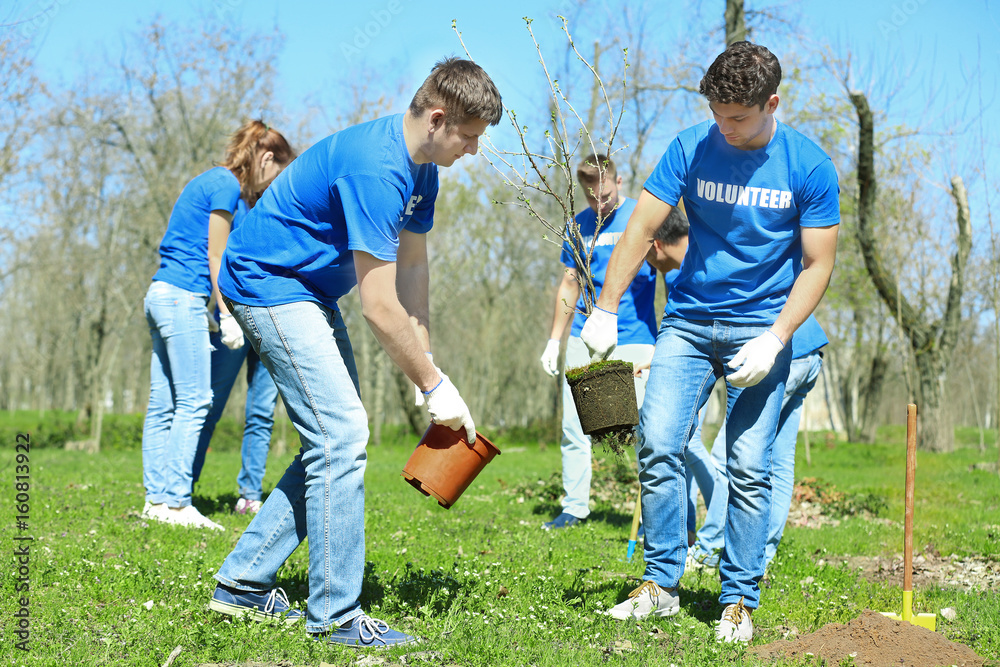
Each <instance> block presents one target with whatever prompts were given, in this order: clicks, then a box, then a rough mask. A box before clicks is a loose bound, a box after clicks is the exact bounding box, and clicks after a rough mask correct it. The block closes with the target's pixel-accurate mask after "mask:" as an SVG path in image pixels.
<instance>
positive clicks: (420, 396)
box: [413, 352, 444, 408]
mask: <svg viewBox="0 0 1000 667" xmlns="http://www.w3.org/2000/svg"><path fill="white" fill-rule="evenodd" d="M424 354H426V355H427V360H428V361H430V362H431V363H432V364H433V363H434V355H433V354H431V353H430V352H424ZM434 369H435V370H437V372H438V374H440V375H444V373H442V372H441V369H440V368H438V367H437V366H435V367H434ZM413 391H414V394H413V404H414V405H415V406H417V407H418V408H419V407H420V406H421V405H423V404H424V392H423V391H422V390H421V389H420V387H418V386H417V385H413Z"/></svg>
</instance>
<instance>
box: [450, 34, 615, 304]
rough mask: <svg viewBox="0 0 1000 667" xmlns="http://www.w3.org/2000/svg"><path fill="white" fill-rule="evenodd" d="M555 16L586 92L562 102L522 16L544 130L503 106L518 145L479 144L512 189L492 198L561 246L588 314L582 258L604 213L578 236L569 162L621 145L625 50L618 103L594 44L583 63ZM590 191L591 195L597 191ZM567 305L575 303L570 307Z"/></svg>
mask: <svg viewBox="0 0 1000 667" xmlns="http://www.w3.org/2000/svg"><path fill="white" fill-rule="evenodd" d="M557 18H558V19H559V20H560V21H561V22H562V26H561V29H562V32H563V34H564V35H565V36H566V42H567V47H568V48H569V49H570V51H571V52H572V54H573V55H574V56H575V57H576V61H577V62H578V63H579V65H580V66H581V69H582V71H583V80H584V81H586V82H587V83H588V84H589V86H588V90H587V93H588V94H586V95H582V97H584V100H583V101H578V102H574V101H573V100H572V99H570V91H569V90H568V89H567V88H566V87H565V86H564V85H563V84H562V83H560V81H559V79H558V78H556V77H554V76H553V75H552V72H551V70H550V68H549V66H548V65H547V64H546V61H545V56H544V55H543V54H542V48H541V46H540V45H539V42H538V39H537V38H536V36H535V33H534V31H533V30H532V19H530V18H527V17H525V19H524V22H525V26H526V28H527V30H528V34H529V35H530V36H531V41H532V44H534V47H535V51H536V52H537V53H538V62H539V64H540V66H541V68H542V73H543V74H544V76H545V82H546V84H547V86H548V106H549V127H547V128H545V129H544V130H542V129H534V130H532V129H531V128H529V127H528V125H526V124H524V123H523V122H522V121H521V120H519V118H518V115H517V112H516V111H515V110H514V109H511V108H510V107H507V106H505V107H504V111H505V112H506V115H507V119H508V120H509V121H510V125H511V127H512V128H513V129H514V132H515V133H516V135H517V140H518V146H517V147H516V148H515V149H505V148H501V147H499V146H497V144H496V143H494V141H493V139H492V138H491V137H484V138H483V141H482V144H481V145H482V148H483V152H484V155H485V156H486V159H487V160H488V161H489V163H490V165H491V166H492V167H493V168H494V169H495V170H496V171H497V173H499V174H500V176H501V177H502V178H503V180H504V183H505V184H506V185H507V186H509V187H510V188H511V189H513V190H514V192H515V193H516V194H515V199H514V201H513V202H500V201H494V202H493V203H495V204H499V203H512V204H514V205H516V206H518V207H520V208H522V209H524V210H525V211H526V212H527V213H528V215H529V216H530V217H531V218H534V219H535V220H537V221H538V222H539V223H540V224H541V225H542V227H543V228H544V230H545V234H544V238H545V239H546V240H548V241H550V242H552V243H554V244H556V245H558V246H562V245H563V244H567V245H568V246H569V248H570V249H571V252H572V254H573V260H574V262H575V263H576V269H577V270H576V278H577V281H578V283H579V285H580V294H581V295H582V297H583V312H584V313H585V314H586V315H588V316H589V315H590V313H591V312H592V311H593V308H594V304H595V303H596V301H597V291H596V289H595V287H594V277H593V274H592V272H591V269H590V263H591V258H592V257H593V253H594V248H595V244H596V242H597V238H598V235H599V234H600V231H601V228H602V227H603V225H604V222H605V216H603V215H602V214H601V213H600V212H598V217H597V228H596V230H595V231H594V234H593V236H584V234H583V233H582V232H581V230H580V226H579V225H578V224H577V222H576V214H577V206H578V201H579V199H578V196H577V186H576V179H575V177H574V174H575V171H574V167H575V166H576V165H577V162H578V161H579V160H581V159H583V158H584V156H587V155H601V154H603V155H606V156H607V157H609V158H611V157H612V156H613V155H614V154H615V153H616V152H617V151H619V150H621V149H620V148H616V147H615V140H616V139H617V137H618V128H619V126H620V124H621V120H622V116H623V115H624V113H625V100H626V97H627V95H626V94H625V92H626V82H627V73H628V67H629V63H628V49H622V61H621V73H620V75H616V79H620V82H621V95H620V100H618V101H613V96H612V95H611V93H609V91H608V88H607V87H606V86H605V83H604V79H603V78H602V76H601V73H600V71H599V69H598V64H599V61H600V56H601V48H600V47H599V46H597V45H595V47H594V55H593V57H592V58H591V59H590V60H588V59H587V57H585V56H584V55H583V54H582V53H581V52H580V50H579V48H578V47H577V44H576V42H575V41H574V39H573V35H572V33H571V32H570V29H569V23H568V21H567V20H566V18H565V17H562V16H559V17H557ZM452 28H453V29H454V30H455V33H456V34H457V35H458V39H459V41H460V42H461V43H462V48H463V49H465V53H466V54H467V55H468V56H469V58H470V59H471V58H472V55H471V54H470V53H469V49H468V48H467V47H466V45H465V42H464V41H462V33H461V32H459V31H458V28H457V26H456V25H455V22H454V21H453V22H452ZM616 85H617V82H616ZM585 106H586V108H585ZM599 162H602V164H596V165H593V166H594V167H596V168H597V171H598V183H604V182H605V179H606V178H612V176H611V175H610V174H608V173H607V167H608V165H607V163H606V162H603V161H601V160H599ZM592 194H594V195H595V196H599V194H600V193H592ZM567 305H568V306H570V307H575V304H567Z"/></svg>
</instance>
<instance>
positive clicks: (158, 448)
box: [142, 120, 293, 530]
mask: <svg viewBox="0 0 1000 667" xmlns="http://www.w3.org/2000/svg"><path fill="white" fill-rule="evenodd" d="M292 155H293V154H292V150H291V148H290V147H289V145H288V142H287V141H285V138H284V137H283V136H281V134H280V133H279V132H277V131H275V130H272V129H270V128H268V127H267V126H266V125H265V124H264V123H263V122H262V121H259V120H254V121H248V122H246V123H244V124H243V126H242V127H240V128H239V129H238V130H237V131H236V133H235V134H233V135H232V137H231V138H230V141H229V145H228V147H227V149H226V157H225V159H224V160H223V162H222V164H221V165H219V166H217V167H213V168H212V169H209V170H208V171H206V172H204V173H202V174H200V175H199V176H196V177H195V178H193V179H192V180H191V181H190V182H189V183H188V184H187V185H186V186H184V190H183V191H182V192H181V194H180V196H179V197H178V198H177V202H176V203H175V204H174V207H173V210H172V211H171V213H170V220H169V223H168V224H167V230H166V233H165V234H164V236H163V240H162V241H161V242H160V247H159V251H160V267H159V270H158V271H157V272H156V274H155V275H154V276H153V282H152V284H151V285H150V287H149V290H148V291H147V292H146V298H145V301H144V308H145V313H146V321H147V322H148V323H149V331H150V335H151V336H152V338H153V355H152V362H151V364H150V389H149V405H148V407H147V409H146V417H145V421H144V422H143V431H142V470H143V473H142V476H143V485H144V486H145V487H146V502H145V505H144V506H143V509H142V516H143V518H146V519H150V520H153V521H158V522H162V523H168V524H173V525H179V526H187V527H195V528H210V529H213V530H222V526H220V525H219V524H217V523H215V522H214V521H212V520H210V519H208V518H206V517H205V516H203V515H202V514H201V512H199V511H198V510H197V509H196V508H195V507H194V505H192V504H191V487H192V484H193V471H194V458H195V454H196V451H197V448H198V437H199V434H200V433H201V430H202V427H203V425H204V423H205V417H206V415H207V414H208V411H209V408H210V407H211V405H212V390H211V352H210V350H211V348H210V345H209V339H208V334H209V324H210V320H213V318H212V315H211V312H210V311H209V310H208V307H209V303H210V299H211V295H212V293H213V281H212V277H211V276H210V271H209V247H208V246H209V243H208V239H209V229H210V228H213V227H218V226H225V227H228V226H229V225H230V223H231V222H232V218H233V213H234V212H235V211H236V207H237V203H238V202H239V200H240V199H241V198H243V199H244V200H246V199H248V198H250V197H253V196H254V193H257V192H260V191H261V190H263V189H264V188H266V187H267V186H268V184H269V183H270V182H271V181H272V180H273V179H274V177H275V176H277V175H278V173H280V172H281V169H282V168H283V167H284V165H286V164H287V163H288V162H289V161H290V160H291V158H292ZM225 312H226V313H227V314H228V311H225ZM226 328H228V329H229V330H231V326H230V327H224V329H226Z"/></svg>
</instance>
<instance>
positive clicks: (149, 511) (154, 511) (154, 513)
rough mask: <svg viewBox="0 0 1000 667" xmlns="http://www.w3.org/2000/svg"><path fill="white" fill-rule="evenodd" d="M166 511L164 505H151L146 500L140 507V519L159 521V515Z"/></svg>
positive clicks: (165, 505)
mask: <svg viewBox="0 0 1000 667" xmlns="http://www.w3.org/2000/svg"><path fill="white" fill-rule="evenodd" d="M166 509H167V504H166V503H155V504H154V503H151V502H149V501H148V500H147V501H146V504H145V505H143V506H142V518H143V519H154V520H159V518H160V515H161V514H163V512H165V511H166Z"/></svg>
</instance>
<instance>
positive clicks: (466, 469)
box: [403, 423, 500, 509]
mask: <svg viewBox="0 0 1000 667" xmlns="http://www.w3.org/2000/svg"><path fill="white" fill-rule="evenodd" d="M499 453H500V450H499V449H497V448H496V446H495V445H494V444H493V443H492V442H490V441H489V440H487V439H486V438H484V437H483V435H482V434H481V433H478V432H477V433H476V441H475V442H474V443H472V444H471V445H470V444H469V442H468V441H467V440H466V437H465V429H460V430H458V431H453V430H451V429H450V428H448V427H447V426H442V425H441V424H433V423H432V424H431V425H430V426H428V427H427V430H426V431H425V432H424V436H423V437H422V438H420V444H418V445H417V448H416V449H415V450H414V451H413V454H412V455H411V456H410V460H409V461H407V462H406V465H405V466H404V467H403V477H404V478H405V479H406V481H407V482H409V483H410V484H411V485H413V487H414V488H415V489H417V490H418V491H420V492H421V493H423V494H424V495H425V496H428V495H429V496H434V498H435V499H436V500H437V501H438V504H439V505H441V507H443V508H445V509H450V508H451V506H452V505H454V504H455V502H456V501H457V500H458V498H459V497H460V496H461V495H462V493H463V492H464V491H465V490H466V489H467V488H469V485H470V484H472V480H474V479H475V478H476V475H478V474H479V473H480V472H482V470H483V468H485V467H486V464H487V463H489V462H490V461H492V460H493V457H494V456H496V455H498V454H499Z"/></svg>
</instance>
